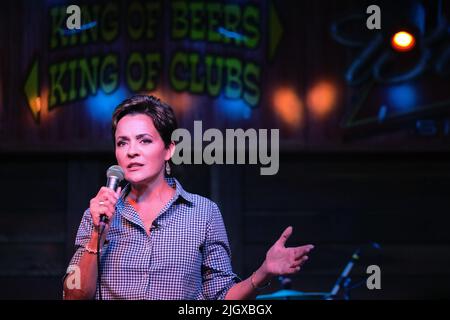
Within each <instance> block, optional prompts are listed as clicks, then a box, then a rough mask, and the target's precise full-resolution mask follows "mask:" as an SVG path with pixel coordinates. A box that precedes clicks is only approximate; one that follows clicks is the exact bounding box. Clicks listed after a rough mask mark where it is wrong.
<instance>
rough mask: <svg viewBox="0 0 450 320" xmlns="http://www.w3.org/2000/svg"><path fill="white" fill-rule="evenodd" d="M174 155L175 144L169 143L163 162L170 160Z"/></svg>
mask: <svg viewBox="0 0 450 320" xmlns="http://www.w3.org/2000/svg"><path fill="white" fill-rule="evenodd" d="M174 153H175V142H173V141H171V142H170V144H169V146H168V147H167V153H166V157H165V158H164V160H166V161H168V160H170V158H172V156H173V154H174Z"/></svg>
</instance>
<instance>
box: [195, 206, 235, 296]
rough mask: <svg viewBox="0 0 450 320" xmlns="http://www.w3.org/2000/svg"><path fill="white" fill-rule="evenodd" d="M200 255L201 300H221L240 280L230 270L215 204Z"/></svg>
mask: <svg viewBox="0 0 450 320" xmlns="http://www.w3.org/2000/svg"><path fill="white" fill-rule="evenodd" d="M202 254H203V263H202V278H203V288H202V289H203V290H202V295H203V298H204V299H208V300H222V299H224V298H225V296H226V294H227V292H228V290H229V289H230V288H231V287H232V286H233V285H234V284H236V283H237V282H239V281H240V279H239V277H238V276H237V275H236V274H235V273H234V272H233V270H232V266H231V250H230V245H229V243H228V237H227V233H226V230H225V225H224V223H223V219H222V214H221V213H220V210H219V208H218V207H217V205H216V204H215V203H213V205H212V210H211V218H210V220H209V222H208V226H207V231H206V240H205V245H204V247H203V252H202Z"/></svg>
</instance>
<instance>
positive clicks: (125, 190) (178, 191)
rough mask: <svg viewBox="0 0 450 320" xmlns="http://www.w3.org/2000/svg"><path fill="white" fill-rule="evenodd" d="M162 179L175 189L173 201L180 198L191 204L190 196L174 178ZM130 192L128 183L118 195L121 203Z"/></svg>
mask: <svg viewBox="0 0 450 320" xmlns="http://www.w3.org/2000/svg"><path fill="white" fill-rule="evenodd" d="M164 179H165V180H166V182H167V183H168V184H169V186H171V187H172V188H173V187H175V196H174V198H175V201H176V200H178V198H179V197H182V198H183V199H184V200H186V201H188V202H190V203H192V202H193V199H192V194H191V193H189V192H187V191H186V190H184V189H183V186H182V185H181V183H180V182H179V181H178V180H177V179H175V178H174V177H165V178H164ZM130 190H131V184H130V183H129V182H128V183H127V184H126V185H125V187H124V188H123V190H122V192H121V195H120V199H121V200H122V201H125V197H126V196H127V195H128V193H129V192H130Z"/></svg>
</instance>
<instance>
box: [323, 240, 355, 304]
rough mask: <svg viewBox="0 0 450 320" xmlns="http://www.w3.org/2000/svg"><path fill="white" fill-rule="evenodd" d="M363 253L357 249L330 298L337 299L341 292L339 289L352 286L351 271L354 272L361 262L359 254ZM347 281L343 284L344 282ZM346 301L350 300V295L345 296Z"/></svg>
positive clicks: (332, 290) (337, 281)
mask: <svg viewBox="0 0 450 320" xmlns="http://www.w3.org/2000/svg"><path fill="white" fill-rule="evenodd" d="M360 251H361V248H358V249H356V251H355V252H354V253H353V255H352V257H351V259H350V261H349V262H348V263H347V265H346V266H345V268H344V270H342V272H341V274H340V275H339V278H338V279H337V280H336V283H335V284H334V286H333V289H331V292H330V295H329V297H335V296H336V295H337V293H338V292H339V289H340V288H341V285H342V287H344V288H346V287H348V285H349V284H350V278H349V277H348V275H349V274H350V271H352V269H353V267H354V265H355V263H356V262H357V261H358V260H359V253H360ZM343 281H345V282H344V283H343V284H342V282H343ZM344 299H345V300H348V293H347V294H345V296H344Z"/></svg>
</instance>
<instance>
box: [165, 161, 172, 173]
mask: <svg viewBox="0 0 450 320" xmlns="http://www.w3.org/2000/svg"><path fill="white" fill-rule="evenodd" d="M170 173H171V170H170V164H169V161H166V174H167V175H168V176H170Z"/></svg>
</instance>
